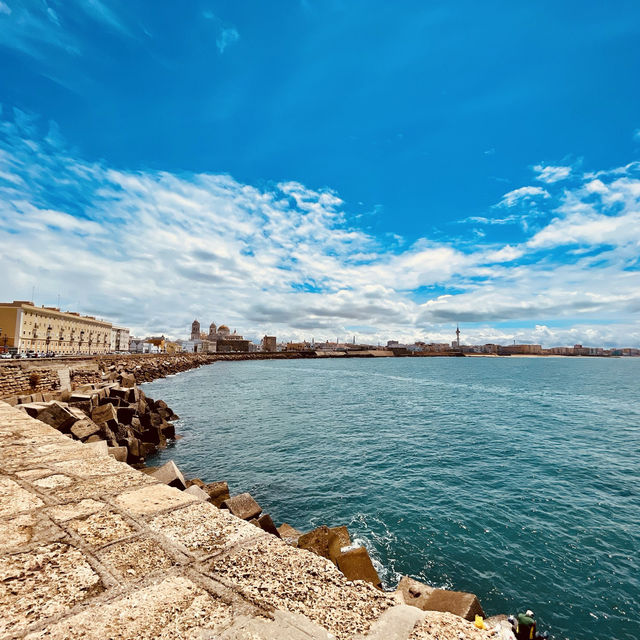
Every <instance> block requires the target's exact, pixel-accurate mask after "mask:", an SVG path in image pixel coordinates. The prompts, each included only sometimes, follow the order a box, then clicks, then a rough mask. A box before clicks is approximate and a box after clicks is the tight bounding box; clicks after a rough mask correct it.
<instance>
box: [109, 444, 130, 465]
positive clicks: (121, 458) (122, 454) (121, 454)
mask: <svg viewBox="0 0 640 640" xmlns="http://www.w3.org/2000/svg"><path fill="white" fill-rule="evenodd" d="M107 452H108V454H109V455H110V456H112V457H113V458H115V459H116V460H118V462H126V461H127V455H128V453H129V452H128V451H127V447H108V448H107Z"/></svg>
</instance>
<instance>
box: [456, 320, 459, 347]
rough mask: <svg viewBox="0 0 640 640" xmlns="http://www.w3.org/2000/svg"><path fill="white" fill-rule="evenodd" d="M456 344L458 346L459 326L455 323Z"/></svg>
mask: <svg viewBox="0 0 640 640" xmlns="http://www.w3.org/2000/svg"><path fill="white" fill-rule="evenodd" d="M456 344H457V346H458V349H459V348H460V326H459V325H456Z"/></svg>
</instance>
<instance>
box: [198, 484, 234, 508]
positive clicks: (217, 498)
mask: <svg viewBox="0 0 640 640" xmlns="http://www.w3.org/2000/svg"><path fill="white" fill-rule="evenodd" d="M203 489H204V490H205V491H206V492H207V493H208V494H209V500H210V501H211V504H214V505H215V506H216V507H219V506H220V505H221V504H222V503H223V502H224V501H225V500H228V499H229V498H230V497H231V494H230V493H229V485H228V484H227V483H226V482H209V483H208V484H206V485H205V486H204V487H203Z"/></svg>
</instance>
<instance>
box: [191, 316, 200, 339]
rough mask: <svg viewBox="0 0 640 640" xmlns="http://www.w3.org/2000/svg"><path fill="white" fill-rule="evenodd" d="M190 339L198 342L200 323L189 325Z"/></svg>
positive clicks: (194, 322)
mask: <svg viewBox="0 0 640 640" xmlns="http://www.w3.org/2000/svg"><path fill="white" fill-rule="evenodd" d="M191 339H192V340H200V323H199V322H198V321H197V320H194V321H193V322H192V323H191Z"/></svg>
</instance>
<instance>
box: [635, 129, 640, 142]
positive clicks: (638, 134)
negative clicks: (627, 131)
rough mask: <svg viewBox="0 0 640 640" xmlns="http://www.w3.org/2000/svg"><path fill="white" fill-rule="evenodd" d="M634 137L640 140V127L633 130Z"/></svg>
mask: <svg viewBox="0 0 640 640" xmlns="http://www.w3.org/2000/svg"><path fill="white" fill-rule="evenodd" d="M633 139H634V140H636V141H637V142H640V129H636V130H635V131H634V132H633Z"/></svg>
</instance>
